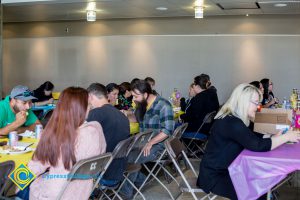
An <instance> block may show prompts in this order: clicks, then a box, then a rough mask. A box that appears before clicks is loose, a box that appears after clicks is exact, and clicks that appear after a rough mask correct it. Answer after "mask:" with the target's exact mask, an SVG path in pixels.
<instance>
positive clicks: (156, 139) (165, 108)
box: [121, 80, 175, 199]
mask: <svg viewBox="0 0 300 200" xmlns="http://www.w3.org/2000/svg"><path fill="white" fill-rule="evenodd" d="M132 96H133V100H134V102H135V103H136V105H137V106H136V110H135V112H134V115H135V118H136V120H137V122H139V124H140V131H141V132H143V131H146V130H148V129H151V130H153V132H154V136H153V137H152V139H151V140H150V141H149V142H148V143H147V144H146V145H145V147H144V148H143V155H142V156H141V157H140V158H139V160H138V163H146V162H149V161H154V160H156V159H157V158H158V157H159V156H160V154H161V153H162V151H163V150H164V148H165V147H164V144H163V141H164V140H165V139H166V138H168V137H169V136H170V135H171V134H172V133H173V129H174V124H175V122H174V113H173V109H172V105H171V104H170V103H169V102H168V101H167V100H165V99H163V98H162V97H161V96H157V95H155V94H154V93H153V90H152V89H151V86H150V84H149V83H147V82H146V81H144V80H139V81H137V82H136V83H134V84H133V85H132ZM128 162H134V160H131V159H130V155H129V158H128ZM129 178H130V180H131V181H132V182H133V183H136V185H137V186H139V184H141V183H142V182H143V180H145V175H144V174H143V173H141V172H139V173H133V174H131V175H130V177H129ZM121 194H122V196H123V197H125V199H130V198H132V196H133V188H132V186H131V185H130V184H129V183H125V184H124V186H123V187H122V189H121Z"/></svg>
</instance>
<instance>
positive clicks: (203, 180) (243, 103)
mask: <svg viewBox="0 0 300 200" xmlns="http://www.w3.org/2000/svg"><path fill="white" fill-rule="evenodd" d="M260 101H261V93H260V92H259V89H257V88H256V87H254V86H252V85H250V84H241V85H239V86H238V87H236V88H235V89H234V91H233V93H232V94H231V97H230V98H229V99H228V101H227V102H226V103H225V104H224V106H223V107H222V108H221V110H220V111H219V112H218V113H217V115H216V117H215V119H216V120H215V122H214V124H213V126H212V128H211V134H210V137H209V140H208V144H207V146H206V150H205V154H204V157H203V159H202V161H201V163H200V172H199V177H198V180H197V185H198V186H199V187H200V188H202V189H203V190H204V191H205V192H206V193H209V192H212V193H214V194H217V195H220V196H223V197H226V198H229V199H232V200H235V199H237V195H236V192H235V189H234V186H233V184H232V181H231V178H230V175H229V171H228V167H229V165H230V164H231V163H232V162H233V160H234V159H235V158H236V157H237V156H238V155H239V154H240V153H241V152H242V151H243V150H244V149H248V150H251V151H258V152H264V151H270V150H272V149H275V148H276V147H278V146H280V145H282V144H284V143H286V142H288V141H291V142H298V140H300V135H299V133H297V132H294V131H288V132H287V133H286V134H284V135H282V134H281V133H282V132H280V133H278V134H276V135H273V136H272V137H271V138H263V137H262V136H263V135H262V134H259V133H255V132H252V131H251V130H250V129H249V128H248V127H247V126H248V125H249V122H250V119H252V118H254V117H255V113H256V109H257V105H258V104H259V102H260ZM264 198H265V197H264V196H263V197H261V199H264Z"/></svg>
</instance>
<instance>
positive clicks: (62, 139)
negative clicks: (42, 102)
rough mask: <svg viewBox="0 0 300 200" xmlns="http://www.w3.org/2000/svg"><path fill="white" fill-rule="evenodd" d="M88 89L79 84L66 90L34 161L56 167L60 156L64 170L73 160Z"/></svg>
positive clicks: (74, 159) (83, 116) (45, 131)
mask: <svg viewBox="0 0 300 200" xmlns="http://www.w3.org/2000/svg"><path fill="white" fill-rule="evenodd" d="M87 106H88V92H87V91H86V90H85V89H83V88H79V87H69V88H67V89H65V90H64V91H63V92H62V94H61V96H60V98H59V100H58V102H57V105H56V109H55V110H54V112H53V114H52V116H51V118H50V120H49V122H48V124H47V126H46V127H45V129H44V131H43V134H42V136H41V139H40V142H39V144H38V146H37V149H36V151H35V153H34V155H33V159H34V160H38V161H40V162H41V163H43V164H45V163H49V164H50V165H51V166H56V165H57V164H58V160H59V158H60V157H61V158H62V162H63V164H64V167H65V169H66V170H70V169H71V167H72V166H73V165H74V164H75V163H76V157H75V144H76V139H77V136H78V132H77V131H78V128H79V127H80V126H81V125H82V124H83V123H84V120H85V116H86V112H87Z"/></svg>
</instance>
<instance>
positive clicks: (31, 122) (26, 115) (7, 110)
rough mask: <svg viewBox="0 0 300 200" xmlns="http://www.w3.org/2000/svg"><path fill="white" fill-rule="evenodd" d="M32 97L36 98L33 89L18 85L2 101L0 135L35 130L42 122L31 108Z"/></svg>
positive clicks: (0, 103)
mask: <svg viewBox="0 0 300 200" xmlns="http://www.w3.org/2000/svg"><path fill="white" fill-rule="evenodd" d="M32 99H36V98H35V97H34V96H33V93H32V91H30V90H29V89H28V87H26V86H22V85H18V86H16V87H14V88H13V89H12V91H11V93H10V96H7V97H6V98H5V99H4V100H2V101H0V136H1V135H7V134H8V133H9V132H11V131H17V132H18V133H22V132H24V131H25V130H31V131H34V129H35V125H36V124H40V122H39V120H38V118H37V117H36V116H35V114H34V113H33V112H32V110H31V109H30V108H31V104H32V103H31V100H32Z"/></svg>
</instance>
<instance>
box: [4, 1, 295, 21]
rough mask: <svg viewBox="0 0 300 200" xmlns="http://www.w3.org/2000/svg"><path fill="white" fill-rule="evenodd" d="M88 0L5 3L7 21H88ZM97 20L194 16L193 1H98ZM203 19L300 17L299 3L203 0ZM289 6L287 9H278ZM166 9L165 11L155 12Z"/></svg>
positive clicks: (5, 19) (5, 18)
mask: <svg viewBox="0 0 300 200" xmlns="http://www.w3.org/2000/svg"><path fill="white" fill-rule="evenodd" d="M88 2H90V1H88V0H86V1H84V0H43V1H38V0H31V1H28V0H2V4H3V19H4V22H30V21H59V20H85V19H86V8H87V4H88ZM94 2H96V9H97V19H116V18H151V17H193V16H194V0H95V1H94ZM204 2H205V10H204V17H209V16H224V15H246V14H249V15H262V14H273V15H276V14H300V0H292V1H287V0H257V1H255V0H204ZM276 3H286V4H287V6H286V7H275V6H274V5H275V4H276ZM157 7H166V8H168V9H167V10H166V11H159V10H156V8H157Z"/></svg>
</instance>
